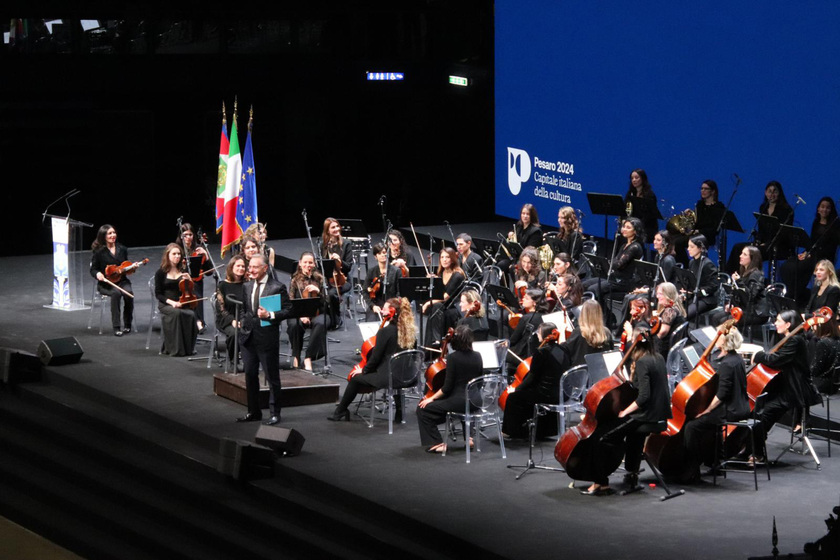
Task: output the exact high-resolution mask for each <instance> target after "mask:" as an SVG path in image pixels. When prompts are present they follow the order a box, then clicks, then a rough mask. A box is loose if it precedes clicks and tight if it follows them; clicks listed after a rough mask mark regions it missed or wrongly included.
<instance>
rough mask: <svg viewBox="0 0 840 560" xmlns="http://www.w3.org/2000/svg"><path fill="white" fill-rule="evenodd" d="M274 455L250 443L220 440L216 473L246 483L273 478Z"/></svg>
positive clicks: (264, 448)
mask: <svg viewBox="0 0 840 560" xmlns="http://www.w3.org/2000/svg"><path fill="white" fill-rule="evenodd" d="M276 458H277V456H276V454H275V452H274V451H273V450H271V449H269V448H267V447H263V446H262V445H255V444H253V443H251V442H250V441H241V440H235V439H230V438H222V439H221V441H220V443H219V464H218V467H217V469H218V471H219V472H220V473H222V474H224V475H227V476H229V477H231V478H233V479H234V480H240V481H242V482H247V481H249V480H260V479H265V478H271V477H273V476H274V462H275V461H276Z"/></svg>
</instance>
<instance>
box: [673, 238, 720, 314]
mask: <svg viewBox="0 0 840 560" xmlns="http://www.w3.org/2000/svg"><path fill="white" fill-rule="evenodd" d="M706 252H707V245H706V238H705V237H703V236H702V235H695V236H694V237H692V238H691V239H689V240H688V256H689V257H691V262H690V263H689V264H688V270H690V271H691V273H692V274H694V277H695V278H696V279H697V284H695V285H694V286H691V287H690V288H689V289H687V288H686V287H685V286H683V288H682V289H681V290H680V291H681V292H683V293H684V294H685V298H686V299H685V301H686V302H691V303H689V304H688V305H687V306H686V313H685V316H686V319H688V320H689V321H690V320H692V319H693V318H694V317H695V315H699V314H701V313H705V312H706V311H708V310H709V309H713V308H714V307H715V305H716V304H717V289H718V280H717V272H718V270H717V267H716V266H715V264H714V263H713V262H712V260H711V259H710V258H709V257H708V255H707V253H706Z"/></svg>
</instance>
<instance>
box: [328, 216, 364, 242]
mask: <svg viewBox="0 0 840 560" xmlns="http://www.w3.org/2000/svg"><path fill="white" fill-rule="evenodd" d="M336 220H338V223H339V224H341V236H342V237H345V238H348V239H367V236H368V231H367V228H366V227H365V223H364V222H363V221H362V220H356V219H352V218H336Z"/></svg>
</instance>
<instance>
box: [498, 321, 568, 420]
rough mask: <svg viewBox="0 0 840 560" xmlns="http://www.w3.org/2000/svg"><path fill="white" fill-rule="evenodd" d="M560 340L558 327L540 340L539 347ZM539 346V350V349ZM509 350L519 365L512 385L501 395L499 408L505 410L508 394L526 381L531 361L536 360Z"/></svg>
mask: <svg viewBox="0 0 840 560" xmlns="http://www.w3.org/2000/svg"><path fill="white" fill-rule="evenodd" d="M559 340H560V331H559V330H557V329H554V330H553V331H551V332H550V333H549V334H548V335H547V336H546V337H545V338H544V339H543V341H542V342H540V346H539V348H542V347H543V346H545V345H546V344H548V343H549V342H557V341H559ZM539 348H538V349H537V350H539ZM508 352H510V354H511V355H512V356H513V357H514V358H516V359H517V360H519V365H518V366H516V372H515V373H514V374H513V381H512V382H511V384H510V385H508V387H507V389H505V390H504V391H503V392H502V394H501V395H499V408H501V409H502V410H504V409H505V406H506V405H507V398H508V395H509V394H511V393H513V392H515V391H516V389H517V387H519V386H520V385H522V382H523V381H525V377H526V376H527V375H528V374H529V373H531V363H533V361H534V357H533V356H529V357H527V358H525V359H524V360H523V359H522V358H520V357H519V356H517V355H516V354H514V353H513V352H511V350H510V349H508Z"/></svg>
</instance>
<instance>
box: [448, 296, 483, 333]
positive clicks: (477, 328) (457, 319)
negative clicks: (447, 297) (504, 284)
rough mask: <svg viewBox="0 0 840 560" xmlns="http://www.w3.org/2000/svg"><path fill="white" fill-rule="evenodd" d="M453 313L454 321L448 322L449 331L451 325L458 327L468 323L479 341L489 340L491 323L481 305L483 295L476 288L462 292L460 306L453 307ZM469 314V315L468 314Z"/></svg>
mask: <svg viewBox="0 0 840 560" xmlns="http://www.w3.org/2000/svg"><path fill="white" fill-rule="evenodd" d="M449 311H453V312H454V313H452V314H451V317H452V319H454V322H451V323H448V324H447V331H448V330H449V327H457V326H459V325H467V326H468V327H469V328H470V330H471V331H472V332H473V338H474V339H475V340H477V341H479V342H483V341H485V340H487V337H488V335H489V334H490V325H489V324H488V323H487V313H486V310H485V309H484V306H483V305H481V296H480V295H478V292H476V291H475V290H464V291H463V292H461V301H460V303H459V305H458V308H457V309H455V308H454V307H453V308H451V309H450V310H449ZM467 315H469V316H467Z"/></svg>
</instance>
